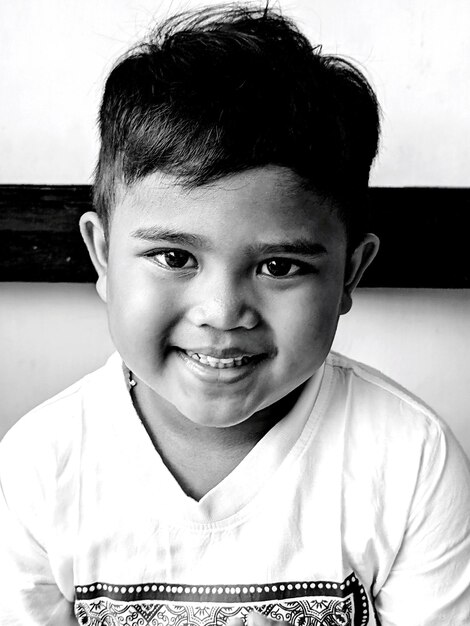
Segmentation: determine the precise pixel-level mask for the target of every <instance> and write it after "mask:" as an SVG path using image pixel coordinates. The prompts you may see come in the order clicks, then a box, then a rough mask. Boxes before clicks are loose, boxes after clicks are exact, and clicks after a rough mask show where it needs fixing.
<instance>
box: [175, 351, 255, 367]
mask: <svg viewBox="0 0 470 626" xmlns="http://www.w3.org/2000/svg"><path fill="white" fill-rule="evenodd" d="M183 352H184V353H185V354H187V355H188V356H189V357H190V358H191V359H193V361H197V362H198V363H202V365H208V366H209V367H212V368H213V369H218V370H224V369H235V368H237V367H242V366H243V365H248V364H249V363H253V362H254V361H256V360H259V359H260V358H262V355H248V354H246V355H241V356H236V357H228V358H221V359H219V358H216V357H214V356H210V355H209V354H201V353H199V352H192V351H191V350H183Z"/></svg>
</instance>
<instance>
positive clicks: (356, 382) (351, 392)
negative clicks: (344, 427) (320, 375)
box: [326, 352, 448, 439]
mask: <svg viewBox="0 0 470 626" xmlns="http://www.w3.org/2000/svg"><path fill="white" fill-rule="evenodd" d="M326 368H327V369H329V370H330V375H331V381H332V385H333V387H334V390H333V394H334V396H335V397H336V398H337V400H339V401H340V402H341V401H343V402H346V403H347V405H348V407H349V413H350V415H349V419H350V420H352V421H355V420H357V421H358V423H359V424H361V423H363V424H365V425H367V426H368V427H371V426H373V427H374V430H375V431H378V432H380V431H381V430H384V431H389V429H392V430H393V431H398V432H400V433H401V434H402V435H404V434H405V433H408V434H410V435H411V433H412V432H415V433H416V434H417V435H419V436H420V437H424V438H426V439H428V437H429V436H431V435H434V436H435V437H440V435H441V434H443V433H446V432H448V427H447V425H446V424H445V422H444V421H443V420H442V419H441V418H440V417H439V416H438V415H437V414H436V413H435V411H433V409H432V408H431V407H429V406H428V405H427V404H426V403H425V402H423V401H422V400H421V399H419V398H418V397H416V396H414V395H413V394H412V393H411V392H409V391H408V390H406V389H405V388H404V387H402V386H401V385H400V384H399V383H397V382H395V381H393V380H392V379H390V378H388V377H387V376H386V375H385V374H383V373H382V372H380V371H378V370H377V369H374V368H372V367H370V366H368V365H366V364H364V363H360V362H358V361H355V360H353V359H350V358H348V357H345V356H343V355H340V354H337V353H335V352H331V353H330V354H329V356H328V358H327V361H326ZM369 420H371V421H372V423H368V421H369Z"/></svg>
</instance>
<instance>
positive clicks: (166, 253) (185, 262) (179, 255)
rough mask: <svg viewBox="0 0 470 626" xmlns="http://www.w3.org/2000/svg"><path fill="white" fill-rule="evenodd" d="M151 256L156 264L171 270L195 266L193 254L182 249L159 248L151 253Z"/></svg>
mask: <svg viewBox="0 0 470 626" xmlns="http://www.w3.org/2000/svg"><path fill="white" fill-rule="evenodd" d="M151 258H152V259H153V260H154V261H155V262H156V263H158V265H161V266H162V267H165V268H167V269H172V270H179V269H188V268H193V267H196V266H197V263H196V259H195V258H194V257H193V255H192V254H189V252H185V251H184V250H161V251H160V252H154V253H152V255H151Z"/></svg>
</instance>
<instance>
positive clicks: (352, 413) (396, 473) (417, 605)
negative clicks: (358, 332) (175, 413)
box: [0, 354, 470, 626]
mask: <svg viewBox="0 0 470 626" xmlns="http://www.w3.org/2000/svg"><path fill="white" fill-rule="evenodd" d="M0 481H1V491H0V528H1V532H0V624H2V626H3V625H5V626H13V625H15V626H28V625H34V626H39V625H41V626H45V625H46V624H47V625H48V626H68V625H69V624H77V621H78V623H79V624H82V625H85V624H87V625H88V626H97V625H101V624H103V625H106V626H107V625H108V624H126V625H132V626H134V625H136V626H137V625H143V626H145V625H158V626H166V625H173V626H178V625H180V624H181V625H182V624H190V626H215V624H218V625H222V624H224V622H225V620H226V619H227V618H228V617H230V616H244V615H246V613H247V611H249V610H251V609H253V608H256V609H258V610H260V611H261V612H263V613H264V614H266V615H268V616H270V617H273V618H278V619H286V620H288V621H289V622H291V623H292V624H293V625H295V626H302V625H303V624H305V625H307V626H332V625H333V626H336V625H337V626H359V625H360V626H367V625H368V626H371V625H375V624H382V626H392V625H394V626H419V625H425V626H434V625H438V624H439V625H441V626H442V625H443V624H445V625H446V626H460V625H464V624H466V625H469V624H470V468H469V464H468V461H467V459H466V457H465V455H464V454H463V452H462V451H461V449H460V448H459V446H458V444H457V443H456V441H455V439H454V438H453V436H452V434H451V433H450V432H449V430H448V429H447V427H446V426H445V425H444V424H443V423H442V422H441V421H440V420H439V419H438V418H437V417H436V416H435V415H434V414H433V413H432V411H430V410H429V409H428V408H427V407H425V406H423V405H422V404H421V403H419V402H418V401H417V400H415V399H414V398H412V397H411V396H410V395H409V394H407V393H406V392H405V391H403V390H402V389H400V388H399V387H398V386H397V385H395V384H394V383H391V382H390V381H388V380H387V379H385V378H384V377H383V376H382V375H380V374H378V373H377V372H375V371H373V370H371V369H369V368H367V367H365V366H363V365H360V364H358V363H355V362H353V361H350V360H348V359H345V358H344V357H341V356H338V355H335V354H331V355H330V356H329V357H328V359H327V361H326V363H325V365H324V367H323V368H322V369H321V371H319V372H318V373H317V375H316V376H314V377H313V378H312V380H311V381H309V383H308V384H307V385H306V387H305V389H304V391H303V392H302V394H301V396H300V397H299V400H298V402H297V404H296V405H295V407H294V408H293V410H292V411H291V413H289V415H287V416H286V417H285V418H284V419H283V420H281V421H280V422H279V423H278V424H276V425H275V426H274V427H273V428H272V429H271V430H270V431H269V432H268V433H267V434H266V436H265V437H263V439H261V441H260V442H259V443H258V444H257V445H256V446H255V447H254V448H253V450H252V451H251V452H250V453H249V454H248V455H247V456H246V457H245V459H244V460H243V461H242V462H241V463H240V465H239V466H238V467H236V468H235V470H234V471H233V472H232V473H231V474H230V475H229V476H227V478H226V479H224V480H223V481H222V482H221V483H219V484H218V485H217V486H216V487H215V488H214V489H212V490H211V491H210V492H209V493H207V494H206V495H205V496H204V497H203V498H202V499H201V500H200V501H199V502H196V501H195V500H193V499H191V498H190V497H188V496H186V495H185V494H184V492H183V491H182V490H181V488H180V487H179V485H178V483H177V482H176V480H175V479H174V477H173V476H172V475H171V473H170V472H169V470H168V469H167V468H166V466H165V465H164V463H163V461H162V459H161V458H160V456H159V455H158V453H157V451H156V450H155V448H154V446H153V444H152V443H151V440H150V438H149V436H148V435H147V432H146V430H145V428H144V427H143V425H142V424H141V422H140V420H139V418H138V416H137V414H136V412H135V410H134V408H133V405H132V401H131V398H130V395H129V393H128V389H127V384H126V380H125V377H124V374H123V371H122V364H121V361H120V359H119V357H118V355H113V356H112V357H111V358H110V360H109V361H108V363H107V364H106V365H105V366H104V367H103V368H101V369H100V370H98V371H97V372H95V373H93V374H91V375H89V376H86V377H85V378H83V379H82V380H81V381H79V382H78V383H76V384H75V385H73V386H72V387H70V388H69V389H67V390H66V391H64V392H62V393H61V394H59V395H58V396H56V397H55V398H53V399H52V400H49V401H48V402H46V403H44V404H43V405H41V406H40V407H38V408H37V409H35V410H34V411H32V412H31V413H29V414H28V415H27V416H25V417H24V418H23V419H22V420H20V421H19V423H18V424H17V425H15V426H14V427H13V429H12V430H11V431H10V432H9V433H8V434H7V435H6V437H5V438H4V440H3V441H2V443H1V444H0ZM74 612H75V614H76V617H74Z"/></svg>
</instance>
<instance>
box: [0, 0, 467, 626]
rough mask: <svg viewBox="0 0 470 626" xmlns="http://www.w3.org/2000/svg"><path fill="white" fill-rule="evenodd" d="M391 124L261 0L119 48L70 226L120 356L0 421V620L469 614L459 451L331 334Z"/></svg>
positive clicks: (342, 620) (320, 620)
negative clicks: (87, 208)
mask: <svg viewBox="0 0 470 626" xmlns="http://www.w3.org/2000/svg"><path fill="white" fill-rule="evenodd" d="M378 119H379V116H378V107H377V103H376V99H375V97H374V94H373V92H372V90H371V88H370V87H369V85H368V83H367V82H366V80H365V78H364V77H363V76H362V74H361V73H360V72H358V71H357V70H356V69H354V67H352V66H351V65H350V64H349V63H348V62H346V61H344V60H341V59H340V58H337V57H332V56H327V55H323V54H322V53H321V50H320V49H319V48H313V49H312V47H311V46H310V44H309V43H308V42H307V40H306V39H305V38H304V36H303V35H301V34H300V33H299V32H298V31H297V29H296V28H295V26H294V25H293V24H292V23H291V22H290V21H289V20H287V19H284V18H283V17H281V16H280V15H278V14H277V13H275V12H274V11H271V10H268V9H262V10H256V9H248V8H246V7H245V8H231V9H228V8H227V7H226V8H225V9H220V8H217V9H213V10H207V11H205V12H199V13H194V14H190V15H185V16H179V17H177V18H175V19H173V20H170V21H169V22H167V23H166V24H165V25H164V26H162V27H161V29H159V30H158V31H157V32H156V33H154V35H153V37H152V39H151V41H150V42H149V43H147V44H145V45H142V46H140V47H138V48H136V49H133V50H132V51H131V52H130V53H129V54H128V55H127V56H126V57H125V58H124V59H122V60H121V61H120V62H119V63H118V65H117V66H116V67H115V68H114V69H113V71H112V72H111V74H110V76H109V78H108V81H107V84H106V88H105V93H104V97H103V103H102V107H101V113H100V128H101V139H102V146H101V153H100V157H99V163H98V167H97V172H96V182H95V207H96V213H92V212H90V213H87V214H85V215H84V216H83V217H82V220H81V230H82V233H83V237H84V239H85V242H86V245H87V246H88V249H89V252H90V256H91V259H92V261H93V264H94V266H95V268H96V270H97V273H98V282H97V290H98V293H99V295H100V296H101V298H102V299H103V300H104V301H105V302H106V303H107V310H108V315H109V326H110V331H111V335H112V337H113V341H114V343H115V346H116V350H117V353H116V354H115V355H113V356H112V357H111V358H110V360H109V361H108V363H107V364H106V365H105V366H104V367H103V368H102V369H100V370H98V371H97V372H95V373H93V374H91V375H89V376H87V377H85V378H84V379H83V380H81V381H80V382H78V383H76V384H75V385H73V386H72V387H70V388H69V389H67V390H66V391H64V392H63V393H61V394H59V395H58V396H56V397H55V398H53V399H52V400H50V401H49V402H46V403H45V404H43V405H42V406H40V407H39V408H37V409H36V410H34V411H33V412H31V413H30V414H29V415H28V416H26V417H25V418H23V419H22V420H21V421H20V422H19V423H18V424H17V425H16V426H15V427H14V428H13V429H12V430H11V431H10V433H9V434H8V435H7V436H6V437H5V439H4V441H3V442H2V445H1V462H0V479H1V486H2V491H1V505H0V506H1V508H0V516H1V529H2V532H1V539H0V541H1V543H2V548H1V554H0V568H1V571H2V579H1V585H0V594H1V603H0V604H1V611H0V622H1V624H5V625H8V626H12V625H21V626H26V625H30V624H31V625H46V624H47V625H48V626H65V625H66V624H77V623H78V624H82V625H85V624H87V625H89V626H91V625H93V626H95V625H111V624H112V625H117V624H126V625H137V624H139V625H147V624H152V625H159V626H166V625H170V624H171V625H175V626H176V625H180V624H181V625H183V624H190V625H191V626H215V625H216V624H217V625H219V626H223V625H224V624H225V623H226V622H229V624H241V623H243V622H241V620H244V621H247V622H248V623H251V624H257V623H258V624H263V623H269V620H281V621H283V622H287V623H289V624H291V625H293V626H294V625H296V626H297V625H298V626H303V625H308V626H333V625H337V626H339V625H341V626H353V625H354V626H365V625H373V624H382V626H385V625H387V626H391V625H392V624H393V625H398V626H405V625H413V626H417V625H418V624H422V625H426V626H431V625H437V624H446V625H452V626H457V625H463V624H470V470H469V466H468V463H467V461H466V459H465V456H464V454H463V453H462V451H461V450H460V448H459V447H458V445H457V444H456V442H455V440H454V438H453V436H452V435H451V433H449V431H448V429H447V427H446V426H445V425H444V424H443V423H442V422H441V421H440V420H439V419H438V418H437V417H436V416H435V415H434V414H433V413H432V412H431V411H430V410H429V409H428V408H426V407H425V406H423V405H422V404H421V403H420V402H419V401H417V400H416V399H414V398H412V397H411V396H410V395H409V394H407V393H406V392H405V391H404V390H402V389H400V388H399V387H398V386H396V385H395V384H393V383H392V382H390V381H388V380H386V379H385V378H384V377H383V376H382V375H380V374H378V373H377V372H375V371H372V370H371V369H369V368H367V367H365V366H363V365H360V364H358V363H355V362H352V361H350V360H348V359H346V358H343V357H341V356H338V355H336V354H331V353H329V351H330V347H331V343H332V341H333V337H334V334H335V330H336V325H337V322H338V318H339V316H340V315H342V314H344V313H347V311H348V310H349V309H350V307H351V295H352V293H353V291H354V289H355V287H356V286H357V284H358V281H359V280H360V278H361V275H362V274H363V272H364V270H365V269H366V268H367V266H368V265H369V263H370V262H371V261H372V259H373V257H374V255H375V253H376V250H377V246H378V241H377V238H376V237H375V236H374V235H371V234H366V233H367V231H366V230H365V229H366V221H365V211H364V207H365V204H366V193H367V185H368V176H369V170H370V166H371V162H372V160H373V158H374V156H375V153H376V148H377V140H378ZM260 614H261V615H260ZM263 616H264V617H263Z"/></svg>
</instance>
